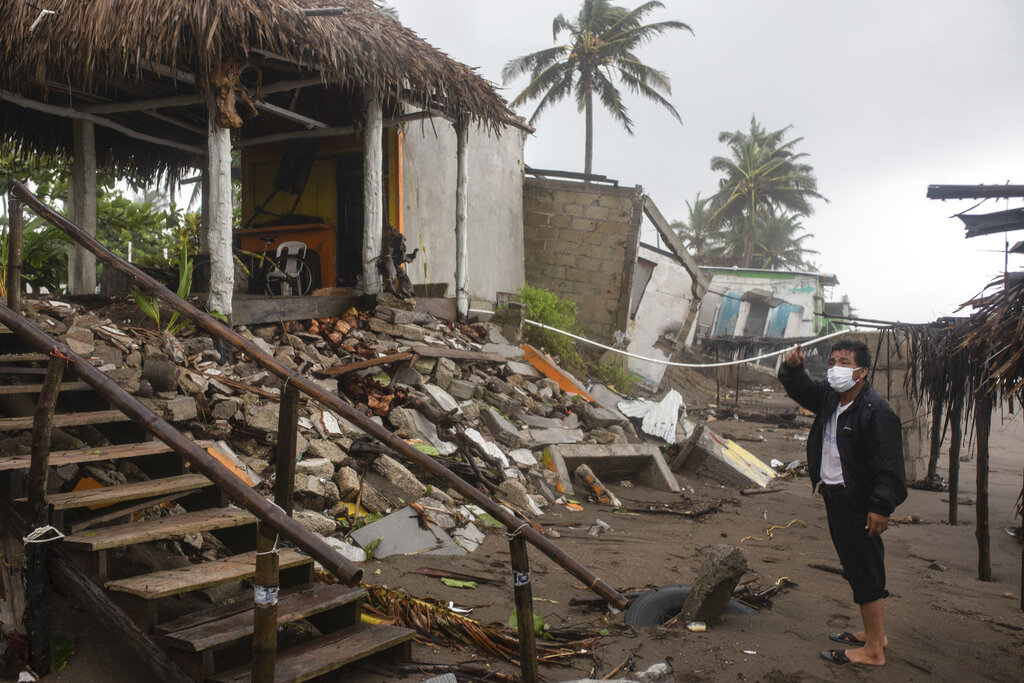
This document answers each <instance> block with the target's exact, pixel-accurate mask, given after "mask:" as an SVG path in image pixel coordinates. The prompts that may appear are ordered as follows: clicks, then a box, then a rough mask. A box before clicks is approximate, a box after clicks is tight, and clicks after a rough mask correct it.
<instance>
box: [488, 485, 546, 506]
mask: <svg viewBox="0 0 1024 683" xmlns="http://www.w3.org/2000/svg"><path fill="white" fill-rule="evenodd" d="M498 491H499V492H501V494H502V495H504V496H505V498H506V499H508V502H509V503H511V504H512V505H514V506H516V507H517V508H519V509H520V510H524V511H526V512H528V513H530V514H532V515H542V514H544V511H543V510H541V509H540V506H539V505H537V503H536V501H534V499H533V496H531V495H530V493H529V491H527V490H526V487H525V486H523V483H522V482H521V481H519V480H518V479H506V480H505V481H503V482H501V484H499V485H498Z"/></svg>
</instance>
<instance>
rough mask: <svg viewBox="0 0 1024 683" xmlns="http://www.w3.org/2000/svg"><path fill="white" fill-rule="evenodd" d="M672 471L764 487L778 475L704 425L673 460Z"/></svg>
mask: <svg viewBox="0 0 1024 683" xmlns="http://www.w3.org/2000/svg"><path fill="white" fill-rule="evenodd" d="M671 468H672V471H673V472H679V471H680V470H682V469H686V470H687V471H690V472H693V473H695V474H699V475H701V476H705V477H711V478H712V479H716V480H718V481H720V482H722V483H723V484H729V485H732V486H740V487H743V488H750V487H752V486H759V487H761V488H764V487H765V486H767V485H768V484H770V483H771V482H772V481H773V480H774V479H775V478H776V476H777V475H776V474H775V472H774V470H772V468H770V467H769V466H768V465H766V464H764V463H763V462H761V461H760V460H758V459H757V458H756V457H755V456H754V455H753V454H752V453H750V452H749V451H747V450H745V449H744V448H742V447H740V446H739V445H737V444H736V443H735V442H734V441H732V440H730V439H723V438H722V437H720V436H719V435H718V434H715V433H714V432H713V431H711V430H710V429H709V428H708V427H707V425H701V426H700V427H698V428H697V429H696V431H694V433H693V436H691V437H690V439H689V440H688V441H687V442H686V443H685V444H684V445H683V447H682V449H680V451H679V454H678V455H677V456H676V457H675V459H673V460H672V465H671Z"/></svg>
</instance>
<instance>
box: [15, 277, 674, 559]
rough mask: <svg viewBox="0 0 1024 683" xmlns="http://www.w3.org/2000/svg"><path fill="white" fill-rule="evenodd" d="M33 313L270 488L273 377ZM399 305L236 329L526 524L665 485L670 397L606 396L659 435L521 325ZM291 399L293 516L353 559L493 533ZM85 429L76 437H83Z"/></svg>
mask: <svg viewBox="0 0 1024 683" xmlns="http://www.w3.org/2000/svg"><path fill="white" fill-rule="evenodd" d="M34 306H35V310H34V311H33V317H34V320H35V322H36V324H38V325H39V326H40V327H41V328H42V329H44V330H46V331H47V332H49V333H50V334H52V335H54V336H56V337H57V338H59V339H60V340H62V341H64V342H65V343H67V344H68V345H69V346H70V347H71V348H72V350H74V351H75V352H76V353H78V354H80V355H82V356H83V357H86V358H88V359H89V360H90V362H92V363H94V364H95V365H97V366H98V367H99V369H100V370H102V371H103V372H105V373H106V374H107V375H108V376H109V377H110V378H111V379H113V380H115V381H116V382H117V383H118V384H119V385H120V386H121V387H123V388H124V389H125V390H126V391H128V392H130V393H132V394H134V395H135V396H136V397H137V398H138V399H139V400H140V401H142V402H143V403H144V404H146V405H147V406H148V407H150V408H151V409H152V410H153V411H154V412H156V413H157V414H160V415H162V416H163V417H165V418H166V419H167V420H169V421H171V422H175V423H178V425H179V428H181V429H183V431H186V433H189V434H190V435H191V436H192V437H193V438H195V439H213V440H215V441H220V442H222V443H221V444H220V450H221V451H228V454H227V455H228V457H230V458H231V459H233V460H235V461H236V462H237V463H238V464H239V467H240V469H241V470H244V471H245V472H249V473H252V475H253V476H252V479H253V481H254V482H257V483H256V486H257V487H258V488H259V489H260V490H261V491H263V492H264V493H266V494H268V495H269V494H270V491H271V487H272V486H273V482H274V477H275V472H274V462H275V448H276V440H277V438H276V433H277V430H278V420H279V399H280V395H281V391H282V387H283V381H282V380H281V379H280V378H278V377H277V376H275V375H273V374H272V373H270V372H268V371H267V370H265V369H263V368H262V367H261V366H259V365H258V364H256V363H255V362H253V361H252V360H251V359H249V358H247V357H246V355H245V354H244V353H240V352H237V351H234V350H233V349H232V350H231V351H230V353H226V355H225V352H224V351H223V350H222V349H218V348H217V347H216V345H215V344H214V342H213V341H212V340H211V339H210V338H208V337H205V336H201V335H198V334H192V335H191V336H190V335H189V333H188V332H185V333H183V334H181V335H179V337H174V336H171V335H169V334H167V333H158V332H153V331H148V330H143V329H138V328H126V329H122V328H120V327H118V326H117V325H115V324H114V323H112V322H111V321H110V320H108V319H102V318H100V317H99V316H97V315H95V314H93V313H90V312H88V311H84V310H81V309H79V308H76V307H74V306H72V305H69V304H66V303H63V302H55V301H38V302H34ZM412 309H413V302H412V301H411V300H402V299H398V298H396V297H391V296H389V295H382V296H381V297H379V299H378V305H377V307H376V308H375V309H374V310H373V311H357V310H355V309H351V310H349V311H348V312H346V313H345V314H344V315H343V316H341V317H338V318H329V319H328V318H325V319H319V320H310V321H305V322H298V321H292V322H287V323H280V324H274V325H263V326H254V327H252V328H250V329H246V328H244V327H242V328H239V329H238V331H239V332H240V333H241V334H242V335H243V336H245V337H246V338H248V339H249V340H250V341H251V342H252V344H253V345H254V346H256V347H259V348H260V349H262V350H263V351H265V352H267V353H269V354H271V355H273V356H274V357H275V358H277V359H278V361H280V362H281V363H282V364H283V365H285V366H287V367H289V368H291V369H293V370H296V371H298V372H300V373H303V374H304V375H306V376H308V377H311V378H313V380H314V381H315V382H317V383H318V384H320V385H321V386H322V387H324V388H325V389H326V390H328V391H329V392H331V393H334V394H337V395H338V396H340V397H341V398H342V399H343V400H345V401H347V402H348V403H350V404H351V405H352V406H353V407H354V408H355V409H356V410H359V411H360V412H362V413H364V414H366V415H367V416H369V417H371V419H373V420H375V421H377V422H379V423H380V424H381V425H382V426H384V427H386V428H388V429H389V430H391V431H392V432H394V433H395V434H396V435H397V436H399V437H400V438H402V439H404V440H406V441H407V442H409V443H410V444H412V445H414V446H415V447H416V448H417V449H419V450H420V451H422V452H424V453H426V454H428V455H429V456H432V457H435V458H437V459H439V460H440V461H442V462H443V464H444V465H445V466H446V467H448V468H449V469H451V470H453V471H454V472H456V473H457V474H459V476H461V477H463V478H464V479H466V480H467V481H469V482H470V483H472V484H473V485H475V486H477V487H479V488H480V489H481V490H484V491H486V492H487V493H488V494H489V495H490V496H491V497H492V498H494V499H495V500H498V501H499V502H501V503H503V504H505V505H507V506H508V507H509V508H511V509H513V510H514V511H515V512H517V513H518V514H520V515H522V516H524V517H525V518H527V519H533V518H535V517H537V516H539V515H542V514H543V511H544V508H546V507H548V506H551V505H559V504H569V505H570V506H572V505H575V504H576V501H571V500H570V498H571V497H572V496H573V495H576V496H578V497H579V498H581V499H586V497H587V496H590V499H592V500H596V501H598V502H602V503H606V504H609V503H610V504H617V502H618V501H617V500H616V499H615V497H614V495H610V492H609V491H608V490H607V488H606V487H605V486H604V484H603V483H602V481H601V479H600V477H602V476H604V477H613V478H611V479H609V480H610V481H612V482H618V481H619V480H622V479H628V478H630V477H631V476H636V477H637V479H638V481H639V483H640V484H643V485H649V486H656V487H657V488H663V489H664V490H669V491H678V490H679V487H678V483H677V482H676V480H675V478H674V477H673V475H672V474H671V472H670V471H669V469H668V467H667V466H666V464H665V462H664V460H663V459H662V456H661V453H660V450H659V449H658V445H664V444H665V443H666V441H665V440H664V437H666V436H669V437H671V434H670V432H674V433H675V439H674V441H675V442H676V443H679V442H683V441H686V439H687V437H688V436H689V434H690V432H691V431H693V426H692V425H690V424H689V423H687V422H685V421H684V420H680V421H679V422H678V424H676V417H677V416H678V413H679V409H680V407H682V406H681V400H679V397H678V394H675V392H671V393H672V394H675V395H674V396H669V397H666V398H667V402H663V403H662V404H652V405H651V406H646V407H642V409H638V405H637V404H636V402H631V403H623V404H622V405H623V406H624V408H626V409H627V412H629V413H630V414H632V415H638V414H639V415H644V414H652V415H658V416H659V420H658V424H657V433H658V434H659V437H660V438H652V437H651V436H649V435H644V434H643V433H642V431H638V429H637V427H635V426H634V423H633V422H631V420H630V418H629V417H627V416H626V415H624V414H623V413H622V412H620V411H619V408H618V405H619V404H620V402H622V401H623V398H622V397H620V396H618V395H617V394H615V393H614V392H613V391H611V390H609V389H607V388H605V387H603V386H600V385H597V386H593V387H589V388H587V389H585V388H584V387H582V386H581V385H580V384H579V382H578V381H576V380H575V379H574V378H572V377H571V376H569V375H568V374H566V373H563V372H562V371H561V370H560V369H559V368H557V365H555V364H554V362H553V361H552V360H551V359H549V358H545V362H543V363H534V362H531V360H529V359H530V358H537V357H538V356H539V354H538V353H537V352H536V350H534V349H532V347H529V346H528V345H525V344H524V345H523V346H519V345H517V343H518V342H519V341H520V340H519V339H509V338H508V336H506V335H512V336H516V332H517V330H518V329H521V328H517V327H516V326H515V325H510V324H508V321H507V320H499V321H498V322H497V323H486V324H476V325H472V326H467V325H459V324H456V323H453V322H450V321H445V320H441V319H437V318H434V317H431V316H429V315H427V314H424V313H418V312H415V311H414V310H412ZM538 368H540V369H538ZM545 373H546V374H547V375H555V376H545ZM588 390H589V392H591V393H589V394H588V393H587V391H588ZM584 396H586V398H584ZM303 398H304V400H303V402H302V403H301V405H300V417H299V429H298V431H299V435H298V439H297V441H298V444H297V453H296V456H297V466H296V472H295V487H294V488H295V508H296V511H295V518H296V520H297V521H299V522H300V523H301V524H303V525H304V526H305V527H307V528H308V529H310V530H311V531H314V532H316V533H318V534H321V535H323V536H325V537H335V539H334V540H333V541H332V542H334V543H335V545H336V546H338V547H339V549H341V550H342V551H343V552H345V553H346V554H348V555H349V556H350V557H351V558H352V559H354V560H362V559H365V557H366V554H367V553H374V554H375V556H378V557H382V556H385V555H387V554H390V553H392V552H401V553H405V552H416V551H422V552H428V553H463V552H467V551H472V550H473V549H474V548H475V547H476V546H477V545H479V543H480V542H481V541H482V540H483V534H482V530H484V529H486V528H487V527H488V526H500V525H498V523H497V522H495V520H493V519H492V518H490V516H489V515H487V514H486V513H484V512H483V511H482V510H481V509H479V508H477V507H476V506H473V505H468V504H466V501H465V500H464V499H463V498H462V496H461V495H460V494H459V492H458V491H456V490H454V489H451V488H445V487H443V486H440V485H438V482H435V481H431V480H430V479H429V478H428V477H426V476H425V473H423V472H418V471H415V470H414V469H411V466H410V465H408V464H406V463H404V462H402V461H401V459H400V457H399V456H398V455H397V454H395V453H393V452H392V451H391V450H390V448H388V447H386V446H383V445H381V444H379V443H378V442H376V441H374V440H372V439H369V438H368V437H366V435H365V434H363V433H362V432H361V431H360V430H359V429H357V428H356V427H355V426H354V425H352V424H351V423H349V422H348V421H347V420H345V419H344V418H343V417H341V416H340V415H337V414H334V413H332V412H330V411H325V410H323V409H322V408H321V407H319V406H318V405H317V404H316V403H315V402H312V401H309V400H308V399H305V397H303ZM591 398H592V399H593V401H591V400H588V399H591ZM682 409H683V411H684V414H685V407H683V408H682ZM637 425H640V421H639V419H638V421H637ZM666 430H667V431H666ZM652 431H653V430H652ZM89 438H90V437H89V436H80V439H81V445H83V446H84V445H86V443H87V442H88V441H89ZM91 438H93V439H96V438H100V437H99V435H98V434H93V435H91ZM655 444H656V445H655ZM6 445H7V446H8V447H9V446H10V444H6ZM88 445H90V446H95V445H99V444H97V443H88ZM616 446H621V447H622V453H618V452H617V451H616V448H615V447H616ZM64 447H69V446H66V445H65V446H64ZM70 447H74V446H70ZM18 448H22V446H21V445H19V446H18ZM566 449H571V450H566ZM566 463H570V464H569V466H568V467H569V468H571V469H568V468H567V465H566ZM588 464H589V465H590V466H588ZM106 467H109V468H111V470H112V471H111V472H108V473H97V472H92V471H91V470H95V469H98V468H97V467H95V466H88V469H90V472H89V476H92V477H93V478H95V479H97V480H99V481H101V482H102V481H104V480H110V479H112V478H115V479H116V478H117V477H118V476H119V477H120V478H122V479H123V478H124V477H128V478H129V479H132V478H139V477H144V476H145V475H143V474H142V473H141V472H140V471H138V469H137V468H134V467H133V466H132V465H131V464H130V462H127V461H124V462H121V463H120V464H117V465H108V466H106ZM115 467H116V468H117V470H118V471H116V472H115V471H113V469H114V468H115ZM71 468H75V471H71V470H70V469H69V470H68V471H65V472H62V473H61V476H59V477H56V478H54V479H53V480H52V481H53V486H54V487H55V488H57V487H61V486H66V485H68V484H69V483H73V482H74V481H75V480H76V479H77V478H79V477H80V476H82V475H83V474H84V472H82V471H78V470H77V466H71ZM640 473H643V474H642V475H641V474H640ZM115 475H117V476H115ZM573 482H576V488H575V490H574V489H573ZM385 516H386V517H385ZM382 517H384V518H383V519H382ZM371 520H372V521H371ZM368 521H370V523H367V522H368ZM342 537H345V538H348V539H350V540H352V541H355V542H356V543H358V544H359V546H361V547H353V546H350V545H347V544H345V543H343V542H342V541H340V540H338V539H340V538H342ZM381 539H384V540H383V541H382V540H381Z"/></svg>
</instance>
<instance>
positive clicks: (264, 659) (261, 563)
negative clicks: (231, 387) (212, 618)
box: [252, 383, 299, 683]
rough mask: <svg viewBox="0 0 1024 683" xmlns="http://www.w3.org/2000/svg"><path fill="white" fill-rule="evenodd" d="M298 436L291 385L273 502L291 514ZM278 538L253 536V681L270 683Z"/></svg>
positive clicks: (262, 533)
mask: <svg viewBox="0 0 1024 683" xmlns="http://www.w3.org/2000/svg"><path fill="white" fill-rule="evenodd" d="M298 433H299V390H298V389H296V388H295V386H294V385H293V384H291V383H288V384H286V385H285V388H284V391H283V392H282V393H281V408H280V411H279V413H278V422H277V471H276V477H275V480H274V502H275V503H277V505H278V507H280V508H281V509H282V510H284V511H285V512H286V513H288V515H291V513H292V496H293V493H294V491H295V446H296V443H297V437H298ZM278 538H279V537H278V535H277V534H276V533H275V532H274V530H273V529H271V528H270V527H269V526H266V525H264V524H262V523H261V524H259V525H258V532H257V534H256V576H255V586H253V639H252V649H253V678H252V679H253V681H255V682H258V683H270V682H271V681H273V680H274V671H275V669H276V665H277V594H278V591H279V590H280V587H281V577H280V572H279V563H278V554H277V550H278V542H277V541H278Z"/></svg>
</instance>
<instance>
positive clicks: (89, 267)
mask: <svg viewBox="0 0 1024 683" xmlns="http://www.w3.org/2000/svg"><path fill="white" fill-rule="evenodd" d="M71 130H72V135H73V138H74V158H73V159H72V163H73V166H72V173H71V183H70V184H69V185H68V189H69V193H70V195H71V197H72V202H71V204H72V211H71V220H73V221H74V222H75V224H76V225H78V226H79V227H80V228H82V229H83V230H85V231H86V232H87V233H89V234H90V235H92V236H95V235H96V127H95V125H94V124H93V123H92V122H91V121H84V120H82V119H74V120H72V122H71ZM68 292H69V293H71V294H95V293H96V257H95V256H94V255H93V254H92V253H91V252H89V251H87V250H86V249H85V248H84V247H82V246H80V245H79V244H77V243H72V244H71V245H70V247H69V248H68Z"/></svg>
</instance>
